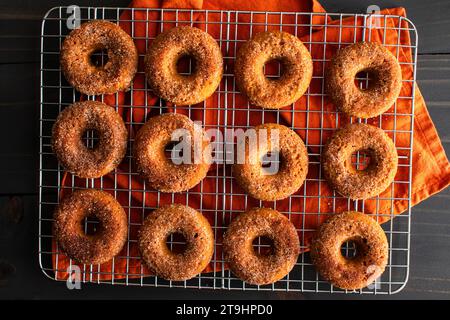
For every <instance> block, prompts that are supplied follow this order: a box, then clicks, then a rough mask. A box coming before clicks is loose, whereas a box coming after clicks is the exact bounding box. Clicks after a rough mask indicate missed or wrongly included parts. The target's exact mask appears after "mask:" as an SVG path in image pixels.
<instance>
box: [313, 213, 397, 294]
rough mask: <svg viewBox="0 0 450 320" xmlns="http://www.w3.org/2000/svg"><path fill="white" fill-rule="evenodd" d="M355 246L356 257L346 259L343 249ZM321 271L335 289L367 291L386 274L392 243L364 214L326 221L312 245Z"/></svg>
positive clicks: (350, 214)
mask: <svg viewBox="0 0 450 320" xmlns="http://www.w3.org/2000/svg"><path fill="white" fill-rule="evenodd" d="M350 241H351V242H353V243H354V244H355V246H356V255H355V256H354V257H352V258H346V257H344V256H343V255H342V253H341V246H342V245H343V244H344V243H346V242H350ZM310 254H311V259H312V261H313V263H314V265H315V266H316V268H317V271H318V272H319V273H320V274H321V275H322V277H323V278H324V279H326V280H327V281H330V282H331V283H332V284H333V285H335V286H337V287H339V288H341V289H347V290H356V289H361V288H364V287H367V286H368V285H369V284H371V283H372V282H373V281H374V280H375V279H377V278H378V277H379V276H381V274H382V273H383V272H384V269H385V267H386V264H387V262H388V242H387V239H386V235H385V234H384V231H383V229H382V228H381V226H380V225H379V224H378V223H377V221H376V220H375V219H372V218H371V217H370V216H368V215H365V214H364V213H361V212H344V213H341V214H336V215H333V216H332V217H330V218H329V219H328V220H326V221H325V222H324V223H323V224H322V225H321V226H320V227H319V230H318V231H317V233H316V234H315V236H314V237H313V239H312V242H311V252H310Z"/></svg>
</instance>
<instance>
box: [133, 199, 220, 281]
mask: <svg viewBox="0 0 450 320" xmlns="http://www.w3.org/2000/svg"><path fill="white" fill-rule="evenodd" d="M173 233H179V234H182V235H183V237H184V239H185V241H186V247H185V250H184V251H183V252H179V253H176V252H172V251H171V250H170V249H169V247H168V246H167V244H166V241H167V239H168V237H169V236H170V235H171V234H173ZM138 244H139V249H140V252H141V255H142V259H143V260H144V261H145V263H146V264H147V265H148V267H149V268H150V269H151V270H152V271H153V272H155V273H156V275H157V276H159V277H162V278H164V279H167V280H174V281H183V280H187V279H191V278H193V277H195V276H196V275H197V274H199V273H200V272H202V271H203V270H204V269H205V268H206V267H207V265H208V264H209V261H210V260H211V257H212V255H213V252H214V235H213V231H212V228H211V225H210V224H209V222H208V220H207V219H206V218H205V217H204V216H203V215H202V214H201V213H200V212H198V211H196V210H195V209H193V208H191V207H188V206H184V205H180V204H172V205H168V206H164V207H161V208H159V209H157V210H155V211H153V212H152V213H150V214H149V215H148V216H147V217H146V218H145V221H144V224H143V226H142V227H141V229H140V230H139V238H138Z"/></svg>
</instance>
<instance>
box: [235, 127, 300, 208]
mask: <svg viewBox="0 0 450 320" xmlns="http://www.w3.org/2000/svg"><path fill="white" fill-rule="evenodd" d="M254 129H255V131H256V134H257V136H258V137H259V135H260V134H261V131H262V130H266V131H265V132H266V133H262V134H263V138H262V139H259V138H258V140H259V141H260V143H257V144H255V143H253V144H250V143H249V142H250V141H251V140H250V139H245V140H241V142H240V143H238V148H239V147H240V146H242V144H245V159H244V161H239V159H238V161H237V162H238V163H236V164H235V165H233V175H234V177H235V178H236V181H237V182H238V183H239V185H240V186H241V187H242V188H243V189H244V190H245V191H246V192H247V193H248V194H250V195H251V196H252V197H253V198H256V199H259V200H265V201H275V200H281V199H284V198H286V197H288V196H290V195H291V194H293V193H294V192H296V191H297V190H298V189H299V188H300V187H301V186H302V184H303V182H304V181H305V178H306V174H307V173H308V152H307V150H306V147H305V144H304V143H303V140H302V139H301V138H300V136H299V135H298V134H296V133H295V132H294V131H292V130H291V129H289V128H287V127H285V126H282V125H279V124H275V123H267V124H262V125H259V126H257V127H255V128H254ZM274 130H277V132H278V144H276V143H273V142H272V138H271V135H272V132H275V131H274ZM276 137H277V136H274V137H273V138H274V139H276ZM264 138H267V139H266V141H267V143H264ZM273 141H276V140H273ZM258 145H259V146H258ZM240 148H241V150H244V148H243V147H240ZM269 152H270V153H271V154H272V155H273V154H276V153H278V157H279V161H280V162H279V167H278V172H276V173H274V174H272V173H273V172H270V173H271V174H267V171H266V170H265V169H264V168H263V166H262V158H263V157H264V155H266V154H267V153H269ZM238 154H239V153H238ZM239 162H240V163H239Z"/></svg>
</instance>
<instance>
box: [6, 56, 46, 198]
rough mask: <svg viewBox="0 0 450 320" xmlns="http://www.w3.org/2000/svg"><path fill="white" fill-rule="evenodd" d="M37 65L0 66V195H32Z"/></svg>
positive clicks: (34, 184)
mask: <svg viewBox="0 0 450 320" xmlns="http://www.w3.org/2000/svg"><path fill="white" fill-rule="evenodd" d="M38 68H39V67H38V65H37V64H7V65H5V64H3V65H0V84H1V85H0V93H1V96H2V101H1V102H0V119H1V125H0V135H1V136H2V137H8V138H7V139H3V142H2V153H1V155H0V180H1V181H2V183H1V184H0V194H23V193H36V192H37V186H38V180H37V177H38V176H37V174H38V152H39V149H38V141H39V140H38V137H39V132H38V123H39V122H38V120H39V118H38V111H39V101H38V90H39V77H38Z"/></svg>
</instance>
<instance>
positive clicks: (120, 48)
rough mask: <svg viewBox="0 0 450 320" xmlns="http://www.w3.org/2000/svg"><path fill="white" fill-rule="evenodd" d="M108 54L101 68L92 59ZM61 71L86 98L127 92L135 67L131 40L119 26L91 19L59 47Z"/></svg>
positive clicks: (135, 58)
mask: <svg viewBox="0 0 450 320" xmlns="http://www.w3.org/2000/svg"><path fill="white" fill-rule="evenodd" d="M102 50H105V51H106V52H107V54H108V57H107V61H106V63H105V64H104V65H103V66H96V65H95V64H94V63H93V62H92V60H91V58H92V55H93V54H94V53H96V52H99V51H102ZM60 60H61V69H62V72H63V73H64V76H65V78H66V79H67V81H68V82H69V83H70V85H71V86H73V87H74V88H75V89H76V90H78V91H79V92H81V93H84V94H87V95H100V94H112V93H115V92H117V91H123V90H127V89H128V88H129V87H130V85H131V82H132V80H133V78H134V75H135V74H136V71H137V66H138V52H137V49H136V46H135V45H134V42H133V39H132V38H131V37H130V36H129V35H128V34H127V33H126V32H125V31H124V30H122V28H120V27H119V26H118V25H116V24H114V23H112V22H109V21H105V20H93V21H89V22H86V23H83V24H82V25H81V26H80V28H78V29H75V30H73V31H72V32H71V33H70V34H69V35H68V36H67V37H66V39H65V40H64V42H63V43H62V46H61V59H60Z"/></svg>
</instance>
